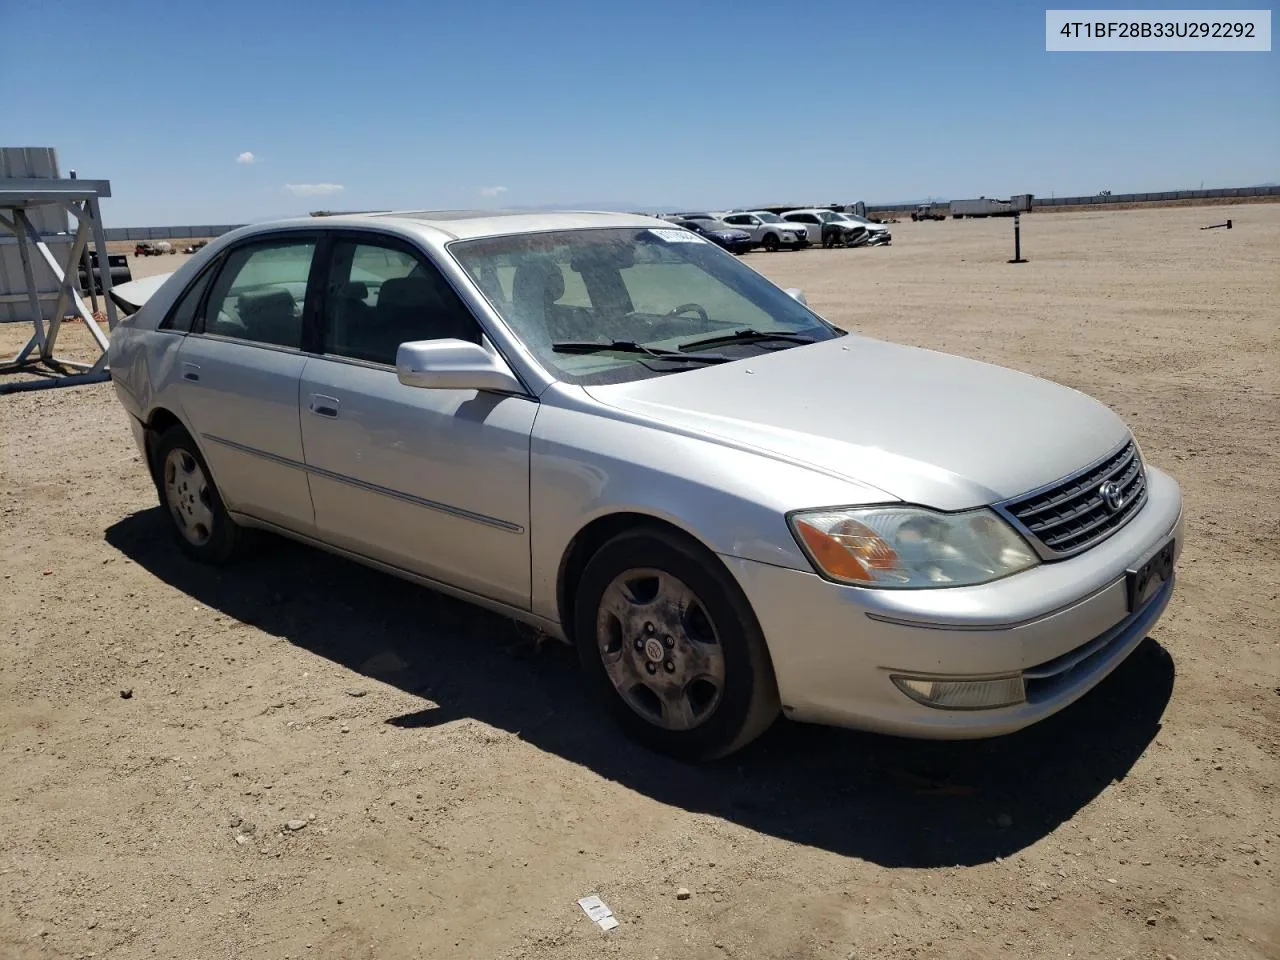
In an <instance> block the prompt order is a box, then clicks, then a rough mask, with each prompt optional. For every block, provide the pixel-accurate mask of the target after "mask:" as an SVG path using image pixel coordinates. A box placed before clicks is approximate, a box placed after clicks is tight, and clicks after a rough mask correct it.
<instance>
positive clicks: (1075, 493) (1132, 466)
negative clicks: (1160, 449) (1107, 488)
mask: <svg viewBox="0 0 1280 960" xmlns="http://www.w3.org/2000/svg"><path fill="white" fill-rule="evenodd" d="M1109 481H1110V482H1114V483H1116V484H1117V485H1118V486H1119V488H1120V498H1119V506H1118V507H1117V506H1115V502H1114V501H1113V503H1112V504H1111V505H1108V503H1107V502H1106V501H1105V500H1104V499H1103V496H1102V494H1101V492H1100V488H1101V487H1102V485H1103V484H1105V483H1108V482H1109ZM1146 500H1147V476H1146V471H1145V470H1143V467H1142V458H1141V457H1140V456H1139V455H1138V447H1137V445H1136V444H1135V443H1134V442H1133V441H1132V440H1131V441H1129V442H1128V443H1127V444H1125V445H1124V446H1123V447H1122V448H1121V449H1119V450H1117V451H1116V452H1115V453H1113V454H1111V455H1110V456H1108V457H1104V458H1103V459H1102V460H1100V461H1098V462H1097V463H1095V464H1093V465H1092V466H1089V467H1086V468H1085V469H1084V470H1081V471H1080V472H1079V473H1076V474H1073V475H1072V476H1070V477H1067V478H1066V479H1065V480H1059V481H1058V482H1057V483H1053V484H1050V485H1049V486H1048V487H1044V488H1041V489H1040V490H1035V491H1033V492H1031V493H1028V494H1024V495H1023V496H1021V497H1015V498H1014V499H1012V500H1006V501H1005V502H1004V503H1001V504H998V505H997V509H999V510H1000V512H1001V513H1003V514H1004V515H1005V517H1006V518H1008V519H1009V520H1010V521H1011V522H1012V523H1013V524H1014V526H1016V527H1017V528H1018V530H1019V531H1020V532H1021V533H1022V534H1023V535H1024V536H1026V537H1027V538H1028V539H1029V540H1030V541H1031V543H1032V546H1034V547H1035V548H1036V549H1037V551H1038V552H1039V553H1040V555H1041V556H1042V557H1044V558H1045V559H1046V560H1058V559H1062V558H1063V557H1069V556H1071V555H1073V554H1076V553H1079V552H1081V551H1082V550H1087V549H1088V548H1089V547H1091V546H1093V545H1094V544H1096V543H1098V542H1100V541H1102V540H1105V539H1106V538H1107V537H1109V536H1111V534H1113V533H1115V532H1116V531H1117V530H1119V529H1120V528H1121V527H1123V526H1124V525H1125V524H1126V523H1128V522H1129V520H1130V519H1132V518H1133V516H1134V515H1135V514H1136V513H1137V512H1138V511H1139V510H1141V509H1142V505H1143V504H1144V503H1146Z"/></svg>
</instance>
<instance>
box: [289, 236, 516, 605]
mask: <svg viewBox="0 0 1280 960" xmlns="http://www.w3.org/2000/svg"><path fill="white" fill-rule="evenodd" d="M325 260H326V269H327V277H328V279H327V280H326V282H325V286H324V291H323V296H322V300H321V307H320V313H319V317H320V330H321V344H320V347H319V349H320V355H318V356H312V357H311V358H309V359H308V361H307V366H306V369H305V370H304V371H303V376H302V390H301V404H302V441H303V447H304V449H305V451H306V462H307V468H308V470H309V473H310V478H311V494H312V498H313V500H314V502H315V508H316V527H317V533H318V535H319V536H320V537H321V539H323V540H326V541H328V542H330V543H332V544H334V545H335V546H339V547H342V548H345V549H348V550H352V551H354V552H356V553H359V554H361V555H363V556H367V557H371V558H373V559H376V560H380V561H382V562H384V563H388V564H391V565H393V566H396V567H399V568H401V569H405V570H410V571H412V572H414V573H418V574H420V575H423V576H426V577H430V578H432V579H434V580H439V581H442V582H444V583H447V584H450V585H452V586H455V587H460V588H462V589H464V590H468V591H470V592H472V593H476V594H479V595H481V596H484V597H489V598H491V599H494V600H500V601H502V602H504V603H508V604H511V605H514V606H518V607H521V608H524V609H527V608H528V607H529V605H530V569H529V437H530V434H531V433H532V430H533V419H534V415H535V413H536V412H537V409H538V405H537V402H536V401H535V400H534V399H532V398H530V397H518V396H507V395H500V394H494V393H486V392H480V391H476V390H452V389H425V388H421V387H408V386H405V385H404V384H402V383H401V382H400V381H399V379H398V378H397V376H396V371H395V359H396V349H397V347H398V346H399V345H400V344H401V343H404V342H408V341H413V340H431V339H447V338H458V339H464V340H470V341H473V342H476V343H483V342H484V340H483V336H482V334H481V329H480V326H479V324H478V323H477V322H476V320H475V318H474V317H473V316H472V314H471V313H470V311H469V310H468V309H467V307H466V306H465V304H463V302H462V300H461V299H460V298H459V297H458V295H457V293H456V292H455V291H454V289H453V288H452V287H451V286H450V285H449V282H448V281H447V280H446V279H445V277H444V276H443V275H442V274H441V273H440V271H439V270H437V269H436V267H435V265H434V264H433V263H431V261H430V260H429V259H428V258H427V257H426V256H425V255H424V254H423V253H422V252H421V251H419V250H418V249H417V248H416V247H414V246H413V245H411V244H409V243H408V242H407V241H404V240H402V239H400V238H396V237H392V236H389V235H385V234H380V233H375V232H352V233H349V234H337V235H335V236H334V237H333V240H332V243H331V246H330V248H329V250H328V253H327V255H325Z"/></svg>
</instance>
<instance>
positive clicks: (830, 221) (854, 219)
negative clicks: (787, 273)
mask: <svg viewBox="0 0 1280 960" xmlns="http://www.w3.org/2000/svg"><path fill="white" fill-rule="evenodd" d="M662 219H664V220H666V221H667V222H669V223H674V224H676V225H677V226H680V227H684V228H685V229H686V230H692V231H693V232H694V233H696V234H698V235H699V236H702V237H705V238H706V239H708V240H710V241H712V242H713V243H716V244H718V245H719V246H721V247H723V248H724V249H726V250H728V251H729V252H730V253H735V254H743V253H748V252H750V251H751V250H755V249H757V248H759V249H764V250H767V251H769V252H770V253H773V252H775V251H777V250H782V249H784V248H785V249H788V250H803V249H804V248H805V247H807V246H810V245H812V244H821V245H822V246H823V247H827V248H830V247H873V246H885V245H888V244H889V243H892V242H893V234H892V233H890V232H889V228H888V227H886V226H884V225H883V224H880V223H876V222H875V221H874V220H868V219H867V218H866V217H862V216H859V215H857V214H854V213H841V212H840V211H838V210H831V209H827V208H825V207H804V208H800V209H796V210H788V211H785V212H784V213H781V214H778V213H771V212H769V211H768V210H733V211H729V212H728V213H721V214H715V213H706V212H696V211H695V212H685V213H674V214H670V215H668V216H665V217H663V218H662Z"/></svg>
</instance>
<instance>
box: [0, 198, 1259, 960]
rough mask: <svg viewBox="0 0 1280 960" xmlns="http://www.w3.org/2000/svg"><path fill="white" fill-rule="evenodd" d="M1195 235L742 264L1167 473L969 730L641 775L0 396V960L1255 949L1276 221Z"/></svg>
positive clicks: (51, 413)
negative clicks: (1075, 422)
mask: <svg viewBox="0 0 1280 960" xmlns="http://www.w3.org/2000/svg"><path fill="white" fill-rule="evenodd" d="M1220 212H1221V211H1219V210H1214V209H1201V208H1182V209H1166V210H1148V211H1133V212H1125V213H1116V212H1097V213H1088V214H1068V213H1063V214H1055V215H1054V216H1052V217H1040V216H1036V215H1032V216H1028V217H1026V218H1024V220H1023V252H1024V256H1026V257H1028V258H1029V259H1030V262H1029V263H1026V264H1022V265H1016V266H1015V265H1009V264H1007V263H1006V262H1005V261H1006V259H1007V258H1008V257H1009V256H1011V247H1012V236H1011V230H1012V224H1011V223H1010V221H1008V220H986V221H959V222H956V221H947V222H943V223H920V224H913V223H910V222H904V223H900V224H897V225H895V226H894V227H893V231H894V236H895V239H894V243H893V245H892V246H891V247H888V248H880V249H870V250H868V249H862V250H830V251H823V250H809V251H805V252H802V253H779V254H772V255H770V254H763V253H761V254H752V255H750V256H748V258H747V262H748V263H750V264H752V265H753V266H755V267H756V268H757V269H760V270H762V271H763V272H764V273H766V274H768V275H769V276H770V277H772V278H774V279H775V280H777V281H779V282H780V283H782V284H783V285H784V286H792V285H794V286H800V287H802V288H804V289H805V291H806V293H807V295H808V297H809V300H810V302H811V303H812V304H813V305H814V306H815V307H816V308H817V309H818V310H819V311H820V312H822V313H824V314H825V315H827V316H828V317H830V318H831V319H833V320H835V321H837V322H839V323H841V324H843V325H845V326H848V327H850V328H852V329H855V330H859V331H862V332H866V333H868V334H871V335H873V336H877V337H884V338H887V339H894V340H900V341H905V342H909V343H914V344H920V345H924V346H928V347H933V348H937V349H940V350H945V351H949V352H955V353H961V354H967V355H970V356H974V357H978V358H981V359H984V360H990V361H995V362H998V363H1002V364H1006V365H1009V366H1013V367H1017V368H1020V369H1023V370H1027V371H1031V372H1033V373H1036V374H1040V375H1043V376H1046V377H1049V378H1052V379H1055V380H1058V381H1061V382H1063V383H1066V384H1069V385H1071V386H1073V387H1076V388H1079V389H1081V390H1084V391H1086V392H1088V393H1090V394H1093V395H1095V396H1097V397H1099V398H1100V399H1102V400H1103V401H1105V402H1107V403H1108V404H1110V405H1111V406H1112V407H1114V408H1115V409H1116V410H1117V411H1118V412H1119V413H1120V414H1122V415H1123V416H1124V417H1126V418H1127V419H1128V420H1129V422H1130V423H1131V424H1132V426H1133V427H1134V429H1135V431H1136V433H1137V436H1138V438H1139V440H1140V442H1141V444H1142V446H1143V450H1144V453H1145V455H1146V456H1147V458H1148V459H1149V460H1151V461H1152V462H1154V463H1156V464H1158V465H1161V466H1163V467H1165V468H1167V469H1169V470H1170V471H1171V472H1172V473H1173V474H1174V476H1175V477H1176V478H1177V479H1178V480H1179V481H1180V482H1181V483H1182V485H1183V489H1184V492H1185V494H1186V498H1187V510H1188V516H1189V519H1188V525H1187V532H1188V540H1187V544H1186V548H1185V552H1184V554H1183V558H1182V562H1181V567H1180V575H1181V580H1180V584H1179V587H1178V591H1177V594H1176V596H1175V598H1174V600H1173V603H1172V605H1171V607H1170V608H1169V611H1168V613H1167V615H1166V616H1165V618H1164V619H1163V620H1162V621H1161V622H1160V624H1159V625H1158V627H1157V629H1156V630H1155V631H1154V633H1153V634H1152V636H1151V638H1150V639H1149V640H1148V641H1146V642H1145V643H1144V645H1143V646H1142V647H1140V648H1139V650H1138V651H1137V652H1136V653H1135V654H1134V655H1133V656H1132V657H1131V658H1130V659H1129V660H1128V661H1127V662H1126V663H1125V664H1124V665H1123V666H1122V667H1121V668H1120V669H1119V670H1118V671H1117V672H1116V673H1115V674H1113V675H1112V677H1110V678H1109V679H1108V680H1107V681H1106V682H1104V683H1103V684H1102V685H1101V686H1100V687H1099V688H1098V689H1097V690H1095V691H1094V692H1093V693H1092V694H1090V695H1089V696H1088V697H1086V698H1085V699H1084V700H1082V701H1081V702H1079V703H1078V704H1076V705H1075V706H1074V707H1072V708H1070V709H1068V710H1066V711H1064V712H1063V713H1061V714H1059V715H1058V716H1056V717H1054V718H1052V719H1050V720H1049V721H1046V722H1044V723H1042V724H1041V725H1039V726H1038V727H1035V728H1033V729H1030V730H1027V731H1024V732H1022V733H1020V734H1017V735H1014V736H1010V737H1005V738H1001V739H997V740H991V741H984V742H977V743H941V744H939V743H922V742H912V741H901V740H894V739H891V738H886V737H879V736H870V735H865V734H860V733H855V732H848V731H841V730H832V729H823V728H818V727H808V726H801V725H798V724H792V723H788V722H780V723H779V725H778V726H777V727H776V728H775V729H773V730H772V731H771V732H770V733H769V734H767V735H766V736H765V737H764V738H763V739H762V740H760V741H759V742H757V743H756V744H754V745H753V746H752V747H750V748H748V749H747V750H746V751H744V752H743V753H741V754H738V755H735V756H733V757H731V758H729V759H728V760H726V761H724V762H722V763H718V764H713V765H707V766H683V765H680V764H677V763H674V762H668V761H666V760H663V759H660V758H657V757H655V756H652V755H649V754H647V753H646V752H644V751H643V750H641V749H638V748H637V747H634V746H632V745H631V744H630V743H629V742H627V741H626V740H624V739H623V738H622V737H621V736H620V735H619V734H618V733H617V732H615V730H614V729H613V728H612V727H611V726H610V725H608V724H607V723H603V722H601V719H600V717H598V716H597V714H596V712H595V711H594V709H593V708H592V707H591V705H590V704H589V703H588V702H587V700H586V699H585V696H584V693H583V691H582V690H581V688H580V685H579V682H578V678H577V675H576V667H575V663H574V659H573V657H572V655H571V653H570V652H569V651H568V650H567V649H565V648H562V647H559V646H556V645H544V646H542V647H541V648H540V649H539V648H538V647H536V646H535V645H534V644H533V643H531V642H530V640H529V638H528V637H527V636H526V635H525V634H524V633H523V632H521V631H518V630H517V629H516V628H515V627H514V626H513V625H512V624H511V623H509V622H508V621H506V620H503V619H501V618H499V617H496V616H493V615H490V614H487V613H483V612H480V611H478V610H475V609H473V608H470V607H468V606H466V605H465V604H462V603H460V602H456V601H453V600H449V599H445V598H442V597H440V596H437V595H435V594H433V593H431V592H429V591H426V590H422V589H419V588H417V587H413V586H410V585H407V584H405V583H402V582H400V581H397V580H394V579H391V578H389V577H386V576H383V575H380V574H377V573H373V572H371V571H369V570H366V569H364V568H362V567H359V566H356V565H353V564H351V563H348V562H345V561H341V560H337V559H333V558H330V557H327V556H325V555H323V554H320V553H317V552H314V551H311V550H307V549H304V548H301V547H296V546H292V545H289V544H285V543H272V544H268V545H267V547H266V548H265V549H264V550H263V551H262V552H261V553H260V554H259V555H257V556H255V557H253V558H251V559H249V560H247V561H246V562H244V563H243V564H242V565H240V566H237V567H234V568H230V569H226V570H223V571H220V572H215V571H211V570H208V569H204V568H199V567H197V566H194V565H192V564H191V563H189V562H187V561H186V560H184V559H183V558H182V556H181V555H180V554H179V553H178V551H177V550H176V549H175V548H174V547H173V546H172V545H171V543H170V541H169V539H168V534H167V533H166V531H165V528H164V521H163V518H162V517H161V515H160V513H159V510H158V508H157V507H156V497H155V493H154V491H153V489H152V488H151V487H150V486H149V483H148V481H147V479H146V476H145V472H144V469H143V465H142V464H141V462H140V461H139V458H138V455H137V451H136V450H135V448H134V446H133V443H132V440H131V437H130V434H129V430H128V427H127V424H126V421H125V417H124V414H123V413H122V411H121V409H120V408H119V407H118V405H117V404H116V402H115V400H114V397H113V394H112V391H111V387H110V386H109V385H105V384H104V385H99V386H92V387H85V388H78V389H68V390H60V391H44V392H38V393H22V394H14V395H10V396H4V397H0V510H2V511H3V519H2V520H0V565H2V567H3V570H2V571H0V572H2V573H3V582H2V583H3V586H2V588H0V623H3V633H2V635H0V636H2V640H0V642H2V643H3V654H2V655H0V838H3V839H2V841H0V957H4V958H5V960H34V958H55V957H56V958H73V957H97V958H113V960H114V958H121V960H123V958H135V957H138V958H143V957H146V958H150V957H160V958H180V960H197V958H199V960H221V958H228V960H229V958H255V960H257V958H265V960H283V958H310V957H320V958H335V960H337V958H340V960H374V958H377V960H384V958H385V960H397V958H411V957H414V958H416V957H481V958H490V957H492V958H503V960H516V958H525V960H539V958H552V957H555V958H561V957H563V958H595V957H602V956H603V957H615V956H616V957H628V958H630V957H640V958H649V957H655V958H675V957H680V958H685V957H696V958H703V957H711V958H716V957H738V958H823V960H846V958H859V960H863V958H913V960H926V958H936V960H957V958H989V957H993V956H1008V957H1014V958H1033V957H1034V958H1058V957H1106V958H1130V957H1132V958H1155V960H1164V958H1167V957H1176V958H1178V960H1192V958H1216V957H1248V958H1275V957H1280V920H1278V918H1280V893H1278V890H1280V887H1278V885H1277V861H1278V860H1280V830H1278V828H1277V819H1276V810H1277V793H1278V780H1280V766H1278V765H1277V759H1278V756H1280V727H1278V725H1277V720H1280V709H1278V707H1280V696H1278V694H1280V657H1278V656H1277V653H1278V651H1277V645H1278V643H1280V339H1278V335H1277V330H1278V327H1280V323H1278V321H1280V307H1278V306H1277V304H1280V205H1276V204H1269V205H1240V206H1236V207H1234V208H1233V209H1232V211H1231V213H1232V219H1233V221H1234V224H1235V227H1234V229H1232V230H1231V231H1227V230H1211V231H1200V230H1198V229H1197V228H1198V227H1200V226H1203V225H1206V224H1209V223H1214V222H1218V221H1219V219H1220ZM163 259H164V260H165V261H167V262H174V263H176V262H178V260H179V258H177V257H165V258H163ZM152 262H154V261H152ZM166 265H167V264H166ZM64 337H65V339H66V341H67V343H68V347H70V345H71V341H73V340H74V339H76V338H77V337H79V338H85V339H87V335H86V334H85V332H84V330H83V329H76V328H75V327H68V328H67V329H66V331H65V332H64ZM22 338H23V332H22V331H21V330H6V329H0V340H3V346H4V348H5V350H6V351H7V350H9V349H10V348H12V347H13V346H15V345H16V344H17V343H18V342H19V341H20V340H21V339H22ZM850 388H851V389H855V388H856V385H855V384H851V385H850ZM945 415H946V411H939V416H945ZM993 429H998V425H996V426H995V427H993ZM850 642H856V638H855V637H852V636H851V638H850ZM290 821H292V823H290ZM294 828H296V829H294ZM681 887H684V888H687V889H688V891H689V892H690V894H691V895H690V896H689V898H688V899H683V900H682V899H678V898H677V895H676V894H677V890H678V889H679V888H681ZM589 894H599V895H600V896H601V897H602V898H603V899H604V901H605V902H606V903H607V904H608V905H609V906H610V907H611V908H612V909H613V911H614V913H615V914H616V915H617V917H618V919H619V920H620V922H621V925H620V926H619V927H618V928H617V929H615V930H613V931H611V932H610V933H607V934H605V933H601V932H600V931H599V930H598V929H597V928H596V927H595V926H594V925H593V924H591V923H590V922H589V921H588V920H587V918H586V917H585V916H584V915H583V914H582V912H581V910H580V909H579V908H578V906H577V904H576V903H575V901H576V900H577V898H579V897H583V896H587V895H589Z"/></svg>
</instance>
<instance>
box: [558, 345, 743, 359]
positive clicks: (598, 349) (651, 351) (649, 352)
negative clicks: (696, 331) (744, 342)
mask: <svg viewBox="0 0 1280 960" xmlns="http://www.w3.org/2000/svg"><path fill="white" fill-rule="evenodd" d="M551 349H552V350H554V351H555V352H556V353H606V352H608V351H610V350H616V351H617V352H618V353H639V354H642V355H644V356H646V357H654V358H656V359H659V360H686V361H687V360H692V361H694V362H700V363H728V362H729V361H730V360H732V359H733V358H732V357H725V356H722V355H720V354H718V353H684V352H683V350H684V347H681V348H680V350H664V349H662V348H661V347H646V346H645V345H644V344H643V343H636V342H635V341H634V340H609V341H607V342H606V341H602V340H555V341H553V342H552V344H551Z"/></svg>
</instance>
